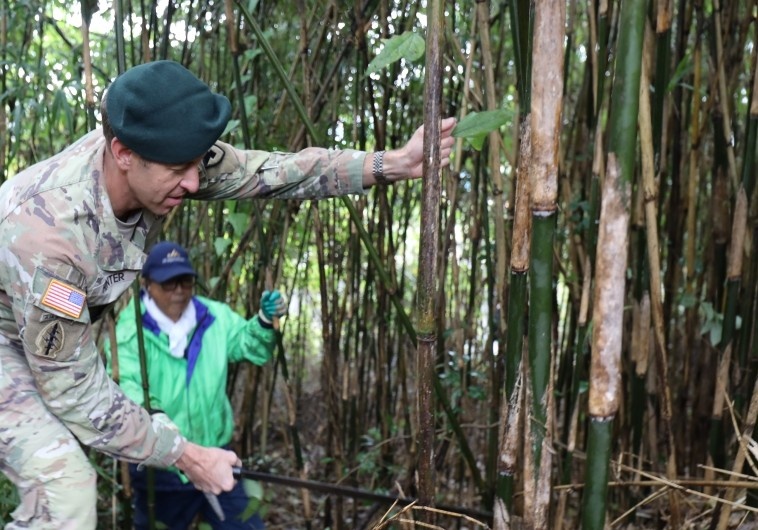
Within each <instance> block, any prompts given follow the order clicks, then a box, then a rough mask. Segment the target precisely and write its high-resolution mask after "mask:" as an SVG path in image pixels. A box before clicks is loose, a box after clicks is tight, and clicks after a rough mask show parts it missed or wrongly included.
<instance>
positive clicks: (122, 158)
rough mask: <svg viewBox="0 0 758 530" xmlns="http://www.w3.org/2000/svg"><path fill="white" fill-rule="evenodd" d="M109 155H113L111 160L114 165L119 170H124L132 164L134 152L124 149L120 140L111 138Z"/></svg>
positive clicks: (124, 146)
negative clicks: (114, 162)
mask: <svg viewBox="0 0 758 530" xmlns="http://www.w3.org/2000/svg"><path fill="white" fill-rule="evenodd" d="M111 153H113V159H114V160H115V161H116V165H117V166H118V168H119V169H121V170H126V169H128V168H129V166H130V165H131V163H132V160H133V156H132V155H133V154H134V151H132V150H131V149H129V148H128V147H126V145H124V144H123V143H122V142H121V140H119V139H118V138H115V137H114V138H113V139H112V140H111Z"/></svg>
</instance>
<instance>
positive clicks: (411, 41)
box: [366, 32, 426, 75]
mask: <svg viewBox="0 0 758 530" xmlns="http://www.w3.org/2000/svg"><path fill="white" fill-rule="evenodd" d="M382 42H383V43H384V47H383V48H382V51H380V52H379V53H378V54H377V55H376V57H374V58H373V60H372V61H371V62H370V63H368V68H367V69H366V75H369V74H373V73H376V72H378V71H379V70H381V69H382V68H386V67H387V66H389V65H391V64H392V63H394V62H397V61H399V60H400V59H405V60H406V61H410V62H412V61H415V60H417V59H419V58H420V57H422V56H423V55H424V50H425V48H426V43H425V42H424V39H423V38H421V37H420V36H419V35H417V34H416V33H413V32H405V33H401V34H400V35H395V36H394V37H390V38H389V39H382Z"/></svg>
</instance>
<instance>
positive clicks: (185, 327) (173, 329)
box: [142, 293, 197, 359]
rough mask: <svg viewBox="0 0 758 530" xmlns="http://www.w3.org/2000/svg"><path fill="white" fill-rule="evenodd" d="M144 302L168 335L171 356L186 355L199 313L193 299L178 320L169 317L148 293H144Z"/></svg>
mask: <svg viewBox="0 0 758 530" xmlns="http://www.w3.org/2000/svg"><path fill="white" fill-rule="evenodd" d="M142 303H143V304H145V310H146V311H147V312H148V313H150V316H151V317H153V319H154V320H155V322H156V323H157V324H158V327H159V328H160V330H161V331H162V332H163V333H165V334H166V335H168V352H169V353H170V354H171V357H175V358H177V359H181V358H182V357H184V350H186V349H187V338H188V337H189V334H190V332H191V331H192V330H193V329H194V328H195V326H196V325H197V314H196V312H195V304H193V303H192V300H190V303H189V304H187V307H186V308H185V309H184V312H183V313H182V316H181V317H179V320H177V321H176V322H174V321H173V320H171V319H170V318H169V317H167V316H166V314H165V313H164V312H163V311H161V310H160V308H159V307H158V305H157V304H156V303H155V301H154V300H153V299H152V298H150V295H148V294H147V293H144V294H143V295H142Z"/></svg>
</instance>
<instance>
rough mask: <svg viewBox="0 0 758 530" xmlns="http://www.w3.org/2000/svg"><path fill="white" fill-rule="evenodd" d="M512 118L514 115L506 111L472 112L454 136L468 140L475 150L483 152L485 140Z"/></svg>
mask: <svg viewBox="0 0 758 530" xmlns="http://www.w3.org/2000/svg"><path fill="white" fill-rule="evenodd" d="M511 118H512V113H511V111H509V110H506V109H497V110H487V111H484V112H472V113H470V114H469V115H468V116H466V117H465V118H463V119H462V120H461V122H460V123H459V124H458V125H456V126H455V129H453V136H454V137H456V138H466V139H467V140H468V141H469V142H471V145H472V146H474V149H476V150H477V151H479V150H481V148H482V146H483V145H484V140H485V139H486V138H487V135H488V134H489V133H491V132H492V131H496V130H497V129H499V128H500V127H502V126H503V125H505V124H506V123H508V121H509V120H510V119H511Z"/></svg>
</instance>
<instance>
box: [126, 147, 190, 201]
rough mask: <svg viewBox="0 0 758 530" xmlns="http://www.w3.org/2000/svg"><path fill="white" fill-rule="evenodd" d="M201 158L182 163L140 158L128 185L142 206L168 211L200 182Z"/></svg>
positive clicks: (131, 172) (129, 175) (132, 169)
mask: <svg viewBox="0 0 758 530" xmlns="http://www.w3.org/2000/svg"><path fill="white" fill-rule="evenodd" d="M200 162H201V159H200V158H198V159H197V160H193V161H191V162H188V163H187V164H182V165H166V164H158V163H156V162H146V161H144V160H140V161H139V162H138V163H136V164H132V167H131V171H129V173H128V177H127V178H128V182H129V188H130V189H131V191H132V193H133V194H134V197H135V199H136V200H137V202H138V203H139V204H140V206H141V207H142V208H146V209H148V210H150V211H151V212H153V213H155V214H157V215H166V214H167V213H169V212H170V211H171V210H173V209H174V208H176V207H177V206H179V205H180V204H181V203H182V199H183V198H184V197H185V196H186V195H187V194H189V193H194V192H196V191H197V189H198V186H199V185H200V169H199V164H200Z"/></svg>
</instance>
